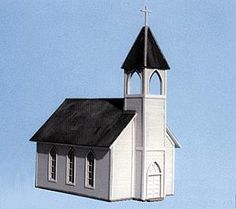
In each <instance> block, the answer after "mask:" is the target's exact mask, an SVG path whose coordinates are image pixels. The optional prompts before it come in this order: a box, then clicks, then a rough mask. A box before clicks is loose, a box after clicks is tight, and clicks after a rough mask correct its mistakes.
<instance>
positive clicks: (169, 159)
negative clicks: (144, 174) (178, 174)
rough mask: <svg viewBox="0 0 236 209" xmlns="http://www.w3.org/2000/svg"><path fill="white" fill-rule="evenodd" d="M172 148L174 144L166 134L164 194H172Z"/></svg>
mask: <svg viewBox="0 0 236 209" xmlns="http://www.w3.org/2000/svg"><path fill="white" fill-rule="evenodd" d="M174 149H175V145H174V144H173V142H172V141H171V140H170V138H169V136H168V135H166V155H165V156H166V159H165V163H166V181H165V191H166V195H172V194H174V185H173V184H174V163H175V162H174Z"/></svg>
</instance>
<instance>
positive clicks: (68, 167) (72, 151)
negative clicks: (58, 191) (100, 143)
mask: <svg viewBox="0 0 236 209" xmlns="http://www.w3.org/2000/svg"><path fill="white" fill-rule="evenodd" d="M71 153H73V157H74V159H73V160H74V162H73V169H72V172H73V181H70V169H71V168H70V165H71V162H70V157H69V155H70V154H71ZM75 180H76V156H75V150H74V149H73V148H70V150H69V151H68V153H67V156H66V184H68V185H73V186H74V185H75V182H76V181H75Z"/></svg>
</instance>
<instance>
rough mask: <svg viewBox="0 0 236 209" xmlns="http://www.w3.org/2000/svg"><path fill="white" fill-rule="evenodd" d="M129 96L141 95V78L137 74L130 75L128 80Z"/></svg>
mask: <svg viewBox="0 0 236 209" xmlns="http://www.w3.org/2000/svg"><path fill="white" fill-rule="evenodd" d="M129 82H130V85H129V87H130V89H129V94H140V93H141V77H140V75H139V73H138V72H136V71H135V72H134V73H132V75H131V77H130V79H129Z"/></svg>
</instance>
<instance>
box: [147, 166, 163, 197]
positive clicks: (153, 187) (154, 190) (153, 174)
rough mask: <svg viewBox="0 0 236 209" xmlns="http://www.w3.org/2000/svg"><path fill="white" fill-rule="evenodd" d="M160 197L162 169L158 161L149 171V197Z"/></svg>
mask: <svg viewBox="0 0 236 209" xmlns="http://www.w3.org/2000/svg"><path fill="white" fill-rule="evenodd" d="M158 198H161V170H160V167H159V166H158V164H157V163H153V164H152V165H151V166H149V169H148V173H147V199H158Z"/></svg>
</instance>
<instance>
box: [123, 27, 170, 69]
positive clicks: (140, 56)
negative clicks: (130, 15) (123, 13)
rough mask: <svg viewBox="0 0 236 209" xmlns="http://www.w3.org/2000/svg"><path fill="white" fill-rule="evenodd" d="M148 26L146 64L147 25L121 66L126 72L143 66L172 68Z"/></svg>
mask: <svg viewBox="0 0 236 209" xmlns="http://www.w3.org/2000/svg"><path fill="white" fill-rule="evenodd" d="M146 27H147V54H146V66H145V63H144V59H145V58H144V53H145V52H144V45H145V27H143V28H142V29H141V31H140V33H139V35H138V37H137V38H136V40H135V42H134V44H133V46H132V48H131V50H130V51H129V54H128V55H127V57H126V59H125V61H124V63H123V65H122V67H121V68H123V69H125V71H126V72H130V71H132V70H134V69H137V70H140V69H143V68H145V67H146V68H151V69H154V68H157V69H161V70H167V69H170V67H169V65H168V63H167V61H166V59H165V57H164V55H163V54H162V52H161V49H160V48H159V46H158V44H157V42H156V40H155V38H154V36H153V34H152V32H151V29H150V28H149V27H148V26H146Z"/></svg>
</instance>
